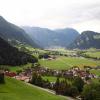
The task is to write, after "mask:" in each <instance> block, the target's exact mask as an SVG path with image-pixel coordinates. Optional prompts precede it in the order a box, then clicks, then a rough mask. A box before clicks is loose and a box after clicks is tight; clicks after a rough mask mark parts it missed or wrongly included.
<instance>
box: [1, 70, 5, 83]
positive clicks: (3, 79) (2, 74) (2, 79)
mask: <svg viewBox="0 0 100 100" xmlns="http://www.w3.org/2000/svg"><path fill="white" fill-rule="evenodd" d="M4 83H5V78H4V73H3V71H2V70H0V84H4Z"/></svg>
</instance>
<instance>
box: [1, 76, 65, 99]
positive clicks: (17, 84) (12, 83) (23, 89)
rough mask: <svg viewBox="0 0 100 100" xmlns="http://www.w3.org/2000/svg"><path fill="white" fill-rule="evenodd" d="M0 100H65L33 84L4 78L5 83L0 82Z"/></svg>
mask: <svg viewBox="0 0 100 100" xmlns="http://www.w3.org/2000/svg"><path fill="white" fill-rule="evenodd" d="M0 100H65V99H64V98H63V97H60V96H57V95H53V94H51V93H48V92H46V91H43V90H41V89H39V88H37V87H35V86H33V87H32V86H28V85H26V84H25V83H23V82H21V81H18V80H15V79H11V78H6V84H4V85H1V84H0Z"/></svg>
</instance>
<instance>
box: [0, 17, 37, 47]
mask: <svg viewBox="0 0 100 100" xmlns="http://www.w3.org/2000/svg"><path fill="white" fill-rule="evenodd" d="M0 37H2V38H3V39H4V40H6V41H8V42H11V41H17V42H20V43H23V44H28V45H31V46H33V47H38V46H37V44H36V43H35V42H34V40H32V39H31V38H30V37H29V35H27V34H26V32H25V31H24V30H23V29H21V28H20V27H18V26H16V25H14V24H12V23H9V22H8V21H6V20H5V19H4V18H3V17H2V16H0Z"/></svg>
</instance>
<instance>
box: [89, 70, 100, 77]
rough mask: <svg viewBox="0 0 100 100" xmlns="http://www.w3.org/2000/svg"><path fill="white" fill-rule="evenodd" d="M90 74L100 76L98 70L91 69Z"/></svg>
mask: <svg viewBox="0 0 100 100" xmlns="http://www.w3.org/2000/svg"><path fill="white" fill-rule="evenodd" d="M90 72H91V73H93V74H95V75H98V76H100V70H96V69H93V70H91V71H90Z"/></svg>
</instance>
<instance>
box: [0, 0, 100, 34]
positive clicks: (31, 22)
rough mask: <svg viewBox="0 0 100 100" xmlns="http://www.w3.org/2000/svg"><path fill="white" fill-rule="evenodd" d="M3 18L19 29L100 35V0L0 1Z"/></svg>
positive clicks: (0, 13)
mask: <svg viewBox="0 0 100 100" xmlns="http://www.w3.org/2000/svg"><path fill="white" fill-rule="evenodd" d="M0 15H1V16H3V17H4V18H6V19H7V20H8V21H10V22H12V23H14V24H16V25H19V26H23V25H25V26H38V27H46V28H50V29H57V28H65V27H72V28H75V29H76V30H78V31H79V32H82V31H84V30H93V31H97V32H100V0H0Z"/></svg>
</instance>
